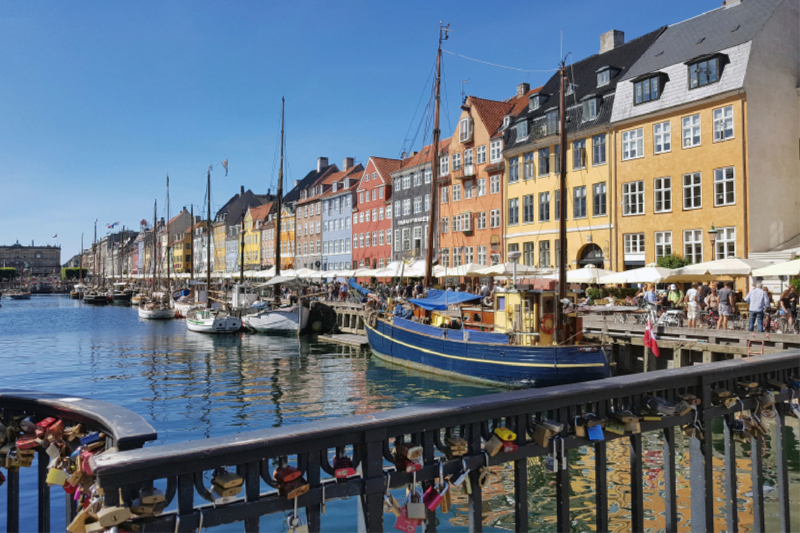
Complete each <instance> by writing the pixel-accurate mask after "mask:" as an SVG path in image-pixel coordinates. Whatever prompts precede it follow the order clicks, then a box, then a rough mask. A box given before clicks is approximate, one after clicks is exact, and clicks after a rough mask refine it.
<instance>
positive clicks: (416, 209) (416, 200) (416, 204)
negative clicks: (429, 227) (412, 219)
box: [414, 196, 422, 215]
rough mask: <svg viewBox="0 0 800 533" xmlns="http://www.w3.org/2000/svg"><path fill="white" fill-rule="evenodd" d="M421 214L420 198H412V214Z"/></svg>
mask: <svg viewBox="0 0 800 533" xmlns="http://www.w3.org/2000/svg"><path fill="white" fill-rule="evenodd" d="M417 213H422V196H415V197H414V214H415V215H416V214H417Z"/></svg>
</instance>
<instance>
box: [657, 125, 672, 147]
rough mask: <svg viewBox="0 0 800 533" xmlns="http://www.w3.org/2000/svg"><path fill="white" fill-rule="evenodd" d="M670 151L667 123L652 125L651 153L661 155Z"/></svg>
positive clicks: (670, 141)
mask: <svg viewBox="0 0 800 533" xmlns="http://www.w3.org/2000/svg"><path fill="white" fill-rule="evenodd" d="M671 149H672V139H671V138H670V130H669V121H667V122H659V123H658V124H653V152H654V153H656V154H663V153H665V152H669V151H670V150H671Z"/></svg>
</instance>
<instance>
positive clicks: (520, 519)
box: [514, 414, 528, 531]
mask: <svg viewBox="0 0 800 533" xmlns="http://www.w3.org/2000/svg"><path fill="white" fill-rule="evenodd" d="M527 417H528V415H527V414H523V415H517V416H516V417H515V424H514V425H515V426H516V427H515V429H516V432H517V445H518V446H524V445H525V444H526V441H527V440H528V436H527V435H526V427H527V425H526V424H525V420H526V418H527ZM514 523H515V526H516V528H515V531H528V459H527V457H523V458H521V459H517V460H516V461H514Z"/></svg>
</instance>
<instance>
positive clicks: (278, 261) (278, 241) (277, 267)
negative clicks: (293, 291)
mask: <svg viewBox="0 0 800 533" xmlns="http://www.w3.org/2000/svg"><path fill="white" fill-rule="evenodd" d="M285 105H286V99H285V98H283V97H281V166H280V168H279V169H278V203H277V205H278V209H277V211H276V213H277V218H276V220H275V276H276V277H277V276H280V275H281V215H282V214H283V128H284V109H285ZM274 291H275V303H276V304H277V305H280V303H281V297H280V293H281V292H280V291H281V286H280V284H278V285H275V287H274Z"/></svg>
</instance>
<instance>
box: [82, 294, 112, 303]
mask: <svg viewBox="0 0 800 533" xmlns="http://www.w3.org/2000/svg"><path fill="white" fill-rule="evenodd" d="M83 302H84V303H87V304H91V305H107V304H108V303H110V302H111V299H110V298H109V297H108V296H105V295H93V296H86V295H84V296H83Z"/></svg>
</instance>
